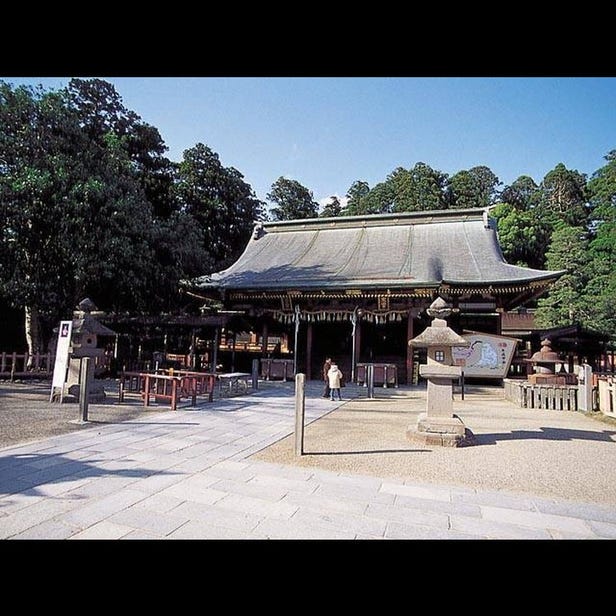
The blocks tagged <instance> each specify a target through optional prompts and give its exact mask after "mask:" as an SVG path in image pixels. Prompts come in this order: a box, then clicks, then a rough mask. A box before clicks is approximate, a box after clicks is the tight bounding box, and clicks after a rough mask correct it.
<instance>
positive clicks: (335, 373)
mask: <svg viewBox="0 0 616 616" xmlns="http://www.w3.org/2000/svg"><path fill="white" fill-rule="evenodd" d="M327 379H328V380H329V391H330V398H329V399H330V400H334V397H335V394H336V393H337V394H338V400H342V397H341V396H340V381H341V380H342V372H341V371H340V368H338V366H337V365H336V362H334V361H332V365H331V367H330V369H329V370H328V371H327Z"/></svg>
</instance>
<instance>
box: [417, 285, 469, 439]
mask: <svg viewBox="0 0 616 616" xmlns="http://www.w3.org/2000/svg"><path fill="white" fill-rule="evenodd" d="M426 312H427V313H428V315H429V316H431V317H433V319H432V324H431V325H430V326H429V327H427V328H426V329H425V330H424V331H423V332H422V333H421V334H420V335H419V336H416V337H415V338H413V339H411V340H409V342H408V343H409V346H413V347H425V348H427V353H428V359H427V363H425V364H422V365H420V366H419V375H420V376H422V377H424V378H425V379H426V380H427V381H428V388H427V395H426V412H425V413H421V414H420V416H419V419H418V421H417V426H409V429H408V430H407V433H406V434H407V437H408V438H409V440H411V441H419V442H421V443H423V444H426V445H442V446H446V447H462V446H465V445H473V444H474V443H475V438H474V436H473V433H472V432H471V431H470V430H469V429H468V428H467V427H466V426H465V425H464V422H463V421H462V420H461V419H460V418H459V417H458V416H457V415H454V413H453V381H454V380H457V379H458V378H459V377H460V375H461V368H460V367H459V366H454V365H452V364H453V358H452V353H451V348H452V347H454V346H455V347H467V346H469V342H468V341H467V340H465V339H464V338H462V336H459V335H458V334H456V332H454V331H453V330H452V329H451V328H450V327H448V326H447V321H446V318H447V317H448V316H449V315H450V314H451V308H450V307H449V306H448V305H447V304H446V302H445V300H443V299H442V298H441V297H439V298H437V299H436V300H435V301H434V302H432V304H431V305H430V307H429V308H428V309H427V310H426Z"/></svg>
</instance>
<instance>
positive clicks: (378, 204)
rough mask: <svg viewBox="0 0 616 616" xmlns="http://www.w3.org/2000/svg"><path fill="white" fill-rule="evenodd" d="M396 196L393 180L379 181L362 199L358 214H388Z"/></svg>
mask: <svg viewBox="0 0 616 616" xmlns="http://www.w3.org/2000/svg"><path fill="white" fill-rule="evenodd" d="M395 198H396V193H395V189H394V186H393V182H389V181H387V180H385V182H379V183H378V184H377V185H376V186H375V187H374V188H372V189H371V190H370V192H369V193H368V194H367V195H366V196H365V197H363V198H362V200H361V201H360V206H359V211H358V212H357V213H358V214H362V215H365V214H387V213H389V212H391V211H392V209H393V207H394V202H395Z"/></svg>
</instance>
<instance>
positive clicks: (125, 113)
mask: <svg viewBox="0 0 616 616" xmlns="http://www.w3.org/2000/svg"><path fill="white" fill-rule="evenodd" d="M66 90H67V93H68V97H69V102H70V105H71V107H72V108H74V109H75V110H76V111H77V113H78V115H79V117H80V121H81V126H82V127H83V129H84V130H85V131H86V133H87V135H88V137H89V139H90V140H92V141H94V142H96V143H98V144H99V145H104V142H105V140H106V139H107V138H109V136H110V135H113V136H114V137H115V138H116V139H117V140H119V141H120V143H121V144H122V147H123V149H124V150H125V152H126V154H127V155H128V157H129V158H130V160H131V161H132V163H133V166H134V168H135V171H136V173H137V177H138V179H139V182H140V184H141V187H142V188H143V190H144V192H145V196H146V198H147V200H148V202H149V203H150V204H151V205H152V207H153V213H154V216H157V217H162V218H168V217H169V216H170V215H171V214H172V212H173V209H174V208H173V201H172V199H170V190H171V186H172V183H173V174H174V164H173V163H172V162H171V161H170V160H169V159H168V158H166V156H164V154H165V152H166V151H167V150H168V148H167V146H166V145H165V143H164V141H163V139H162V137H161V136H160V133H159V132H158V129H157V128H155V127H153V126H151V125H149V124H147V123H146V122H144V121H143V120H142V119H141V117H140V116H139V115H138V114H137V113H135V112H134V111H132V110H130V109H127V108H126V107H125V106H124V104H123V102H122V98H121V96H120V95H119V93H118V92H117V91H116V89H115V88H114V86H113V85H112V84H111V83H109V82H107V81H104V80H102V79H77V78H75V79H71V81H70V82H69V84H68V86H67V88H66Z"/></svg>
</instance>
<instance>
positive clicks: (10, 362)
mask: <svg viewBox="0 0 616 616" xmlns="http://www.w3.org/2000/svg"><path fill="white" fill-rule="evenodd" d="M29 362H31V367H30V368H28V363H29ZM53 362H54V356H53V355H52V354H51V353H34V354H33V355H30V354H29V353H6V352H3V353H2V355H1V356H0V376H1V377H5V378H6V377H10V378H11V379H14V378H15V377H23V376H40V377H48V376H49V377H50V376H51V375H52V374H53Z"/></svg>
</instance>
